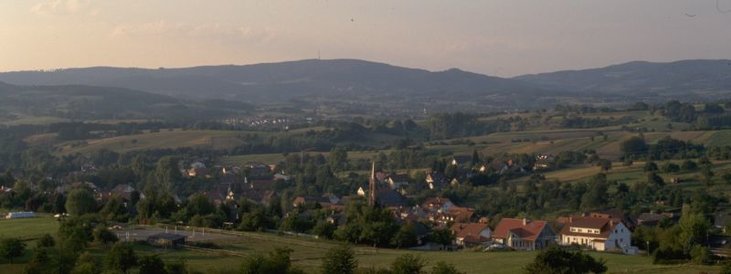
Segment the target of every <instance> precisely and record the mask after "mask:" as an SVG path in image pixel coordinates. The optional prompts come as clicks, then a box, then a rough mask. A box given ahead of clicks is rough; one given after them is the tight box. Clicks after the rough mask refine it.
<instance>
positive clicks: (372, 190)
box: [368, 161, 378, 207]
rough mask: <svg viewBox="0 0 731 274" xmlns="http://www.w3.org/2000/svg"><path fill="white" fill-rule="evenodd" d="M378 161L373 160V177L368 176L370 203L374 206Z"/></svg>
mask: <svg viewBox="0 0 731 274" xmlns="http://www.w3.org/2000/svg"><path fill="white" fill-rule="evenodd" d="M377 183H378V181H377V179H376V161H372V162H371V177H370V178H368V205H369V206H371V207H373V206H375V205H376V188H377V187H376V184H377Z"/></svg>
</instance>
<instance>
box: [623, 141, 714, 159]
mask: <svg viewBox="0 0 731 274" xmlns="http://www.w3.org/2000/svg"><path fill="white" fill-rule="evenodd" d="M620 150H621V152H622V153H623V154H624V157H625V158H629V159H647V160H669V159H687V158H698V157H701V156H702V155H704V154H705V151H706V148H705V146H703V145H696V144H693V143H691V142H690V141H688V142H686V141H682V140H676V139H673V138H671V137H669V136H667V137H665V138H662V139H660V140H658V141H657V143H655V144H648V143H647V142H646V141H645V139H644V138H643V137H642V136H633V137H631V138H629V139H627V140H625V141H624V142H622V143H621V144H620Z"/></svg>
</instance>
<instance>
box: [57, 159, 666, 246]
mask: <svg viewBox="0 0 731 274" xmlns="http://www.w3.org/2000/svg"><path fill="white" fill-rule="evenodd" d="M214 169H215V170H216V172H220V173H217V177H216V178H218V179H219V181H220V183H219V184H216V186H215V187H214V188H213V189H212V190H210V191H208V192H206V194H207V195H208V197H209V199H210V200H211V201H212V202H214V203H216V204H221V203H226V202H229V201H238V200H239V199H241V198H244V199H247V200H249V201H251V202H255V203H261V204H267V203H268V202H269V201H270V200H271V199H272V197H274V196H275V195H276V194H275V192H274V190H273V189H274V188H273V184H275V182H276V181H278V180H285V181H286V180H289V178H288V177H287V176H285V175H283V174H281V173H275V172H273V171H272V170H273V169H274V168H273V167H272V166H270V165H266V164H261V163H249V164H247V165H245V166H242V167H215V168H212V169H210V170H214ZM210 170H209V169H208V168H207V167H206V166H205V165H204V164H202V163H200V162H194V163H193V164H191V165H190V167H189V168H187V169H183V170H181V172H183V173H184V174H185V175H186V176H191V177H195V176H209V174H210ZM244 170H245V171H246V172H245V174H244ZM442 177H443V174H440V173H429V174H427V176H426V181H425V182H424V183H425V185H424V187H432V186H433V187H440V186H441V185H442V184H449V183H450V182H448V181H446V179H444V178H442ZM87 184H88V183H87ZM408 185H409V177H408V176H407V175H404V174H387V173H383V172H376V171H375V168H374V169H373V170H372V174H371V178H370V180H369V183H368V185H364V186H362V187H360V188H359V189H358V190H357V191H356V193H354V194H353V195H352V196H342V197H338V196H336V195H333V194H323V195H318V196H297V197H293V199H292V200H291V202H292V206H293V207H298V206H302V205H306V204H308V203H317V204H319V205H320V206H319V207H320V208H324V209H330V212H331V216H330V217H329V218H328V220H329V221H331V222H332V223H336V224H340V223H341V222H343V221H344V217H343V214H344V213H342V212H343V211H344V210H343V209H344V208H345V205H346V204H347V202H348V201H349V200H350V199H352V198H353V197H355V196H362V197H364V198H366V199H367V200H368V201H369V204H378V205H381V206H383V207H386V208H388V209H390V211H391V212H392V213H393V216H394V219H396V220H397V221H398V222H400V223H411V224H414V225H415V227H416V230H417V231H418V233H417V238H418V239H420V240H421V239H425V238H426V236H427V235H428V234H429V227H432V228H442V229H444V228H447V229H450V230H451V231H452V233H453V234H454V238H455V240H454V245H455V246H457V247H461V248H471V247H482V248H486V249H491V248H509V249H515V250H536V249H542V248H545V247H547V246H549V245H552V244H560V245H578V246H581V247H584V248H588V249H592V250H597V251H616V252H623V253H625V254H634V253H636V252H637V248H636V247H633V246H632V245H631V230H630V229H632V228H633V227H635V226H638V225H655V224H657V223H658V222H660V221H661V220H663V219H665V218H668V217H669V218H673V217H677V216H667V215H662V214H654V213H645V214H642V215H640V216H639V218H637V219H636V220H629V219H628V218H626V217H625V216H624V215H623V214H622V213H618V212H590V213H586V214H581V215H576V216H565V217H560V218H558V219H557V220H555V221H552V222H549V221H546V220H531V219H528V218H502V219H500V220H489V219H488V218H485V217H480V216H477V214H476V213H475V210H474V209H473V208H469V207H461V206H458V205H456V204H455V203H453V202H452V201H451V200H450V199H448V198H445V197H429V198H426V199H424V200H423V202H421V203H419V204H416V205H414V204H413V203H410V201H409V199H408V198H407V197H406V195H407V193H405V189H406V187H408ZM89 187H91V188H92V189H94V190H95V191H97V190H96V187H95V186H93V185H92V186H89ZM59 191H63V190H59ZM133 192H135V189H134V188H133V187H132V186H129V185H118V186H116V187H115V188H113V189H111V190H108V191H97V195H98V197H99V199H105V198H108V197H111V196H112V195H117V196H119V197H122V198H124V199H125V200H129V199H131V195H132V193H133ZM140 198H142V199H144V196H143V195H140ZM175 199H176V201H180V200H179V198H177V197H175ZM235 217H238V216H234V218H235Z"/></svg>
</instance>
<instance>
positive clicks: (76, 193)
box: [66, 188, 97, 216]
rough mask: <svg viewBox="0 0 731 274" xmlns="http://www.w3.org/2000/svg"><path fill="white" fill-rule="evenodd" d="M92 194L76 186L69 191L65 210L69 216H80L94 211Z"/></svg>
mask: <svg viewBox="0 0 731 274" xmlns="http://www.w3.org/2000/svg"><path fill="white" fill-rule="evenodd" d="M96 207H97V204H96V199H94V194H92V193H91V191H90V190H88V189H86V188H77V189H74V190H72V191H71V193H70V194H69V197H68V198H67V199H66V212H68V213H69V214H70V215H71V216H81V215H84V214H88V213H94V212H96Z"/></svg>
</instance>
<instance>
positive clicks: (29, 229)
mask: <svg viewBox="0 0 731 274" xmlns="http://www.w3.org/2000/svg"><path fill="white" fill-rule="evenodd" d="M56 230H58V221H56V219H54V218H53V217H50V216H42V217H36V218H26V219H11V220H8V219H0V238H5V237H18V238H21V239H35V238H38V237H40V236H42V235H43V234H45V233H51V234H54V233H56Z"/></svg>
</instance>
